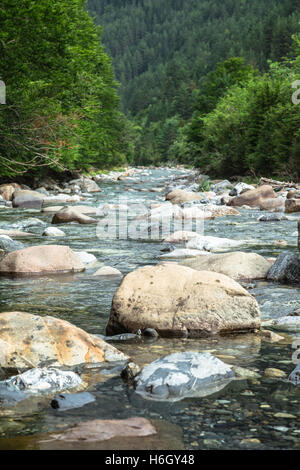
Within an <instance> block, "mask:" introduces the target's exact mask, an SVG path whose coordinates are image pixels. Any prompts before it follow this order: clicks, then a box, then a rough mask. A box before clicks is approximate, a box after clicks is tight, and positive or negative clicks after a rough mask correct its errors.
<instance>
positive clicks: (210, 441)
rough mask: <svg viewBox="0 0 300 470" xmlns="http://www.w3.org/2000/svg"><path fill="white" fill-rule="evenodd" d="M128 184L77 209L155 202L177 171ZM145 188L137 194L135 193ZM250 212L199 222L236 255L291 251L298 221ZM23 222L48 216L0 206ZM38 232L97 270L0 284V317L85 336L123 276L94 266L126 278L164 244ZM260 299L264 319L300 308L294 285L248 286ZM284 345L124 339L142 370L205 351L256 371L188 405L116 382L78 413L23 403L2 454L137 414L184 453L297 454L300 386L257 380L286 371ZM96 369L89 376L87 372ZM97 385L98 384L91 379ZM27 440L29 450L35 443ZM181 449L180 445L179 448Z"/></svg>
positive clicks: (2, 214)
mask: <svg viewBox="0 0 300 470" xmlns="http://www.w3.org/2000/svg"><path fill="white" fill-rule="evenodd" d="M147 173H148V174H144V175H143V174H142V173H140V174H138V176H136V177H135V178H134V179H133V180H129V181H128V180H125V181H120V182H117V183H115V182H105V183H100V187H101V189H102V192H101V193H96V194H95V195H92V197H89V198H87V199H86V201H84V204H88V205H91V206H98V205H99V204H103V203H110V204H111V203H119V202H122V200H123V202H124V198H127V200H129V202H130V201H132V202H134V203H141V204H145V205H146V206H147V207H149V205H150V203H155V202H161V201H163V200H164V196H163V194H164V193H165V191H164V192H163V193H156V192H151V189H152V188H156V187H163V188H166V186H168V185H169V184H170V183H171V182H172V178H174V177H177V176H180V174H181V173H182V174H183V175H184V174H185V173H184V172H183V170H182V171H181V170H178V169H176V170H175V169H163V170H161V169H160V170H148V171H147ZM141 189H142V190H143V191H140V190H141ZM260 215H261V212H260V211H257V210H241V216H240V217H237V216H229V217H228V216H227V217H220V218H217V219H215V220H212V221H206V222H205V226H204V230H205V235H212V236H217V237H226V238H233V239H247V240H249V243H248V244H247V245H246V246H245V247H243V251H255V252H257V253H259V254H261V255H263V256H267V257H276V256H277V255H278V254H279V253H280V252H281V250H287V251H295V252H296V251H297V247H296V244H297V234H296V231H297V218H296V217H290V220H288V221H282V222H275V223H261V222H257V218H258V217H259V216H260ZM29 217H37V218H39V219H40V220H42V221H44V222H45V223H46V224H47V225H50V222H51V218H52V215H50V214H46V213H40V212H38V211H35V210H26V211H24V210H3V209H2V210H0V228H12V226H14V227H15V228H21V227H22V222H23V221H24V220H26V219H27V218H29ZM44 228H45V227H44V226H38V227H34V228H33V229H32V228H30V229H29V230H30V231H31V232H32V231H34V233H35V234H36V236H35V237H32V238H30V239H26V240H23V242H24V243H25V244H26V246H30V245H37V244H44V243H46V244H49V243H53V244H62V245H68V246H70V247H71V248H72V249H73V250H75V251H87V252H88V253H91V254H93V255H95V256H96V258H97V260H98V263H97V264H98V265H93V266H92V267H88V268H87V270H86V272H84V273H81V274H75V275H65V276H59V277H57V276H56V277H55V276H52V277H41V278H36V279H29V278H17V279H9V278H3V277H2V278H0V311H2V312H4V311H16V310H17V311H24V312H28V313H34V314H37V315H51V316H54V317H58V318H61V319H64V320H67V321H69V322H71V323H73V324H75V325H76V326H78V327H81V328H83V329H84V330H86V331H88V332H89V333H96V334H105V327H106V324H107V321H108V317H109V312H110V306H111V300H112V297H113V294H114V292H115V291H116V289H117V288H118V286H119V285H120V283H121V280H120V279H118V278H117V279H113V280H112V279H109V280H107V279H103V280H102V279H100V278H97V277H93V276H92V275H93V273H94V272H95V271H96V269H98V268H99V267H101V266H104V265H109V266H114V267H116V268H118V269H119V270H120V271H121V272H122V273H123V274H127V273H128V272H130V271H132V270H134V269H136V268H138V267H141V266H145V265H149V264H156V263H158V262H159V261H160V258H159V257H160V255H161V254H162V253H161V251H160V250H161V249H162V248H164V247H165V244H163V243H162V242H161V241H153V240H152V241H150V240H128V239H125V240H119V239H111V238H103V239H99V238H98V237H97V235H96V227H95V225H77V224H69V225H65V226H62V227H60V228H62V230H64V232H65V233H66V237H61V238H56V239H52V238H51V239H50V238H48V237H42V236H41V234H42V232H43V230H44ZM280 239H284V240H286V241H287V242H288V246H286V247H284V248H280V247H278V246H276V245H275V244H274V241H275V240H280ZM245 287H247V288H248V289H249V291H250V292H251V294H252V295H254V296H255V298H256V299H257V301H258V303H259V305H260V309H261V313H262V318H263V319H268V318H277V317H280V316H283V315H285V314H288V313H290V312H292V311H293V310H294V309H296V308H299V303H300V302H299V301H300V289H299V288H295V287H288V286H282V285H277V284H272V283H267V282H252V283H251V284H248V285H245ZM284 337H285V339H284V341H281V342H280V343H276V344H270V343H267V342H264V341H262V340H261V338H260V337H258V336H257V335H253V334H248V335H233V336H228V337H214V338H206V339H197V340H195V339H185V340H182V339H159V340H157V341H150V340H146V339H142V340H134V341H132V342H130V343H124V342H119V343H114V344H115V346H116V347H117V348H118V349H120V350H122V351H124V352H125V353H127V354H128V355H130V356H131V357H132V359H133V360H134V361H135V362H137V363H138V364H140V365H144V364H146V363H149V362H151V361H153V360H155V359H157V358H158V357H160V356H164V355H167V354H169V353H171V352H177V351H186V350H193V351H198V352H201V351H210V352H212V354H214V355H216V356H217V357H219V358H221V359H222V360H223V361H224V362H226V363H228V364H234V365H237V366H240V367H245V368H247V369H251V370H252V371H254V372H256V373H257V374H258V375H257V377H255V378H252V379H247V380H235V381H233V382H231V383H230V384H229V385H228V386H227V387H226V388H224V389H223V390H221V391H220V392H218V393H217V394H215V395H211V396H209V397H205V398H192V399H185V400H182V401H180V402H176V403H161V402H160V403H158V402H153V401H147V400H145V399H143V398H141V397H139V396H137V395H136V394H135V393H134V392H133V391H132V390H131V389H130V388H128V386H127V385H125V384H124V383H123V382H122V380H121V379H120V378H119V377H118V376H115V377H114V376H111V378H109V379H108V380H106V381H103V380H102V381H101V382H100V383H98V384H97V385H95V384H94V385H93V394H94V395H95V397H96V401H95V402H94V403H91V404H89V405H86V406H85V407H83V408H81V409H75V410H69V411H64V412H62V411H58V410H54V409H52V408H51V407H50V406H49V405H47V406H41V407H39V406H38V407H36V406H35V405H36V404H33V406H31V404H30V403H29V404H28V407H24V409H23V410H18V412H17V413H16V414H14V415H10V416H1V414H0V449H6V448H11V449H15V448H34V447H35V446H37V448H39V447H38V445H37V444H36V441H37V437H38V436H42V435H44V434H45V433H49V432H52V431H56V430H61V429H64V428H67V427H69V426H70V425H72V424H74V423H76V422H78V421H88V420H90V419H113V418H115V419H121V418H128V417H132V416H143V417H146V418H149V419H151V420H154V421H155V422H158V423H161V425H162V426H165V427H164V429H165V431H164V432H165V434H167V436H168V443H167V444H164V445H165V446H166V448H169V449H171V448H179V445H180V446H181V448H184V449H192V450H196V449H245V448H259V449H299V448H300V421H299V416H300V407H299V405H300V387H295V386H294V385H292V384H290V383H289V382H288V381H287V380H285V379H273V378H267V377H265V376H264V370H265V369H266V368H270V367H275V368H278V369H281V370H282V371H285V372H286V373H287V374H289V373H290V372H291V371H292V370H293V369H294V367H295V366H294V364H293V363H292V354H293V349H292V343H293V340H294V339H295V336H288V335H284ZM92 373H93V372H90V374H92ZM94 382H95V381H94ZM33 442H34V444H33ZM179 443H180V444H179Z"/></svg>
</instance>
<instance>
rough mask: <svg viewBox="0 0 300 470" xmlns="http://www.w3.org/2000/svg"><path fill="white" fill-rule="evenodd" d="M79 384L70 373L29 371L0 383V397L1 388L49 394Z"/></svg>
mask: <svg viewBox="0 0 300 470" xmlns="http://www.w3.org/2000/svg"><path fill="white" fill-rule="evenodd" d="M0 318H1V314H0ZM0 342H1V337H0ZM81 384H82V380H81V378H80V377H79V375H77V374H75V373H74V372H71V371H64V370H59V369H47V368H41V369H30V370H28V371H26V372H23V374H19V375H16V376H13V377H10V378H9V379H8V380H4V381H3V382H0V396H1V389H2V388H4V389H5V388H6V389H7V390H10V391H12V392H18V391H19V392H23V393H30V394H41V393H47V394H51V393H56V392H60V391H62V390H69V389H72V388H76V387H78V386H80V385H81Z"/></svg>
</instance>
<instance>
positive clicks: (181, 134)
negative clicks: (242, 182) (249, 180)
mask: <svg viewBox="0 0 300 470" xmlns="http://www.w3.org/2000/svg"><path fill="white" fill-rule="evenodd" d="M88 6H89V8H90V11H92V12H93V13H94V14H95V15H96V16H97V18H98V21H99V22H100V23H101V25H102V26H103V43H104V46H105V48H106V50H107V51H108V52H109V54H111V56H112V57H113V64H114V67H115V71H116V76H117V79H118V80H119V81H120V82H121V88H120V94H121V101H122V106H123V109H124V111H125V112H126V113H127V115H128V116H129V117H130V118H131V119H132V120H133V123H134V126H131V127H130V125H128V128H127V132H128V135H129V136H130V138H131V139H132V141H134V146H133V147H132V153H131V155H130V158H131V159H132V160H133V161H134V162H135V163H141V164H147V163H161V162H166V161H172V162H174V161H177V162H180V163H185V164H186V163H188V164H196V165H197V166H198V167H200V168H201V171H208V172H210V174H215V175H216V176H221V177H222V176H225V175H226V176H231V175H245V174H251V175H258V174H269V175H270V176H271V175H281V176H283V174H284V175H285V176H287V177H299V176H300V134H299V132H300V131H299V129H300V105H299V106H295V105H294V104H292V102H291V95H292V88H291V87H292V83H293V81H295V80H297V79H300V70H299V55H300V50H299V31H300V3H299V1H298V0H285V1H284V2H283V1H282V0H264V1H261V0H186V1H184V0H164V1H161V0H89V2H88Z"/></svg>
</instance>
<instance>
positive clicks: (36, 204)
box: [12, 190, 44, 209]
mask: <svg viewBox="0 0 300 470" xmlns="http://www.w3.org/2000/svg"><path fill="white" fill-rule="evenodd" d="M43 200H44V196H43V194H41V193H38V192H37V191H29V190H17V191H15V192H14V193H13V199H12V203H13V207H18V208H19V209H41V207H42V205H43Z"/></svg>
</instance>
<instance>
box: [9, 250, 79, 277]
mask: <svg viewBox="0 0 300 470" xmlns="http://www.w3.org/2000/svg"><path fill="white" fill-rule="evenodd" d="M84 270H85V266H84V264H83V263H82V262H81V261H80V259H79V258H78V256H76V255H75V253H74V252H73V251H72V250H71V249H70V248H69V247H68V246H59V245H41V246H31V247H29V248H24V249H23V250H18V251H13V252H12V253H8V254H7V255H6V256H5V257H4V258H3V259H2V261H1V262H0V274H2V275H5V274H15V275H37V274H40V275H43V274H50V273H52V274H53V273H68V272H81V271H84Z"/></svg>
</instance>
